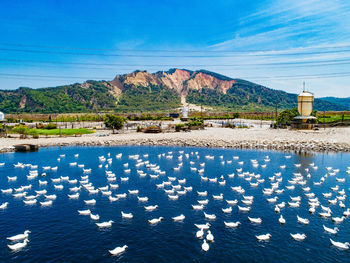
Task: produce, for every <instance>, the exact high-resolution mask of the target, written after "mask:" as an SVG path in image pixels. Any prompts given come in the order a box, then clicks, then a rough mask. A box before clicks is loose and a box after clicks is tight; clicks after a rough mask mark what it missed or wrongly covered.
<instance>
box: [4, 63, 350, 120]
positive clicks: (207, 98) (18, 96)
mask: <svg viewBox="0 0 350 263" xmlns="http://www.w3.org/2000/svg"><path fill="white" fill-rule="evenodd" d="M183 102H186V103H190V104H195V105H203V106H208V107H212V108H214V109H218V110H224V111H248V110H253V111H272V110H274V108H275V106H276V104H277V107H278V109H285V108H292V107H295V106H296V102H297V95H296V94H291V93H287V92H284V91H281V90H273V89H270V88H267V87H264V86H262V85H259V84H255V83H252V82H249V81H246V80H242V79H232V78H229V77H226V76H223V75H220V74H217V73H214V72H210V71H206V70H198V71H191V70H186V69H170V70H169V71H159V72H155V73H149V72H147V71H135V72H132V73H129V74H123V75H117V76H116V77H115V78H114V79H113V80H111V81H92V80H89V81H86V82H84V83H82V84H79V83H76V84H72V85H65V86H59V87H53V88H40V89H30V88H19V89H17V90H0V111H4V112H5V113H12V112H33V113H63V112H67V113H73V112H91V111H119V112H140V111H169V110H174V109H176V108H178V107H180V106H181V104H182V103H183ZM315 109H317V110H349V109H350V107H349V106H347V105H342V104H339V103H337V102H332V101H327V100H323V99H315Z"/></svg>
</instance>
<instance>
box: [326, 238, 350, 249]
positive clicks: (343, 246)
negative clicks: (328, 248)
mask: <svg viewBox="0 0 350 263" xmlns="http://www.w3.org/2000/svg"><path fill="white" fill-rule="evenodd" d="M329 240H330V241H331V243H332V245H333V246H335V247H337V248H341V249H349V245H350V244H349V243H348V242H345V243H341V242H336V241H334V240H332V239H331V238H330V239H329Z"/></svg>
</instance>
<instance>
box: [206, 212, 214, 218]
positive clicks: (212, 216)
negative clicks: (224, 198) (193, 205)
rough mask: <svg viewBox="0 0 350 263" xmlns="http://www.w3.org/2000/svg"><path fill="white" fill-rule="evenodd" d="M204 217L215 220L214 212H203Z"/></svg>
mask: <svg viewBox="0 0 350 263" xmlns="http://www.w3.org/2000/svg"><path fill="white" fill-rule="evenodd" d="M204 217H205V218H207V219H209V220H215V219H216V215H214V214H207V213H205V212H204Z"/></svg>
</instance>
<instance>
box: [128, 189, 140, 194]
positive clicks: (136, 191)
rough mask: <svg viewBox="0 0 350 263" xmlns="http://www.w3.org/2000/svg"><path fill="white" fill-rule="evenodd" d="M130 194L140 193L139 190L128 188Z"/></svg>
mask: <svg viewBox="0 0 350 263" xmlns="http://www.w3.org/2000/svg"><path fill="white" fill-rule="evenodd" d="M128 191H129V194H131V195H137V194H138V193H139V190H128Z"/></svg>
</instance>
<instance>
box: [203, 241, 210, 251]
mask: <svg viewBox="0 0 350 263" xmlns="http://www.w3.org/2000/svg"><path fill="white" fill-rule="evenodd" d="M202 250H203V251H204V252H207V251H208V250H209V244H208V243H207V241H206V240H205V239H204V241H203V244H202Z"/></svg>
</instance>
